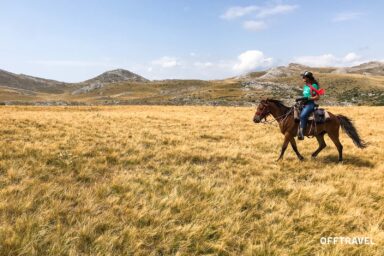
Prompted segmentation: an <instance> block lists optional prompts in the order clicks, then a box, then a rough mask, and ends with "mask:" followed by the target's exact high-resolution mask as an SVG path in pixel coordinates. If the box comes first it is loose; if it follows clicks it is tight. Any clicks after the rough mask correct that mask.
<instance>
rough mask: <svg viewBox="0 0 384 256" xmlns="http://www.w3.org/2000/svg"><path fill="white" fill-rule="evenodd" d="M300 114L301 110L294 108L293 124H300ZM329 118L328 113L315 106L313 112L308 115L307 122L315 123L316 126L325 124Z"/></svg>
mask: <svg viewBox="0 0 384 256" xmlns="http://www.w3.org/2000/svg"><path fill="white" fill-rule="evenodd" d="M300 112H301V108H299V107H297V106H295V107H294V112H293V113H294V118H295V122H300ZM329 118H330V117H329V114H328V112H327V111H326V110H325V109H323V108H319V105H317V104H315V110H314V111H313V112H312V113H311V114H310V115H309V117H308V121H309V122H312V121H315V122H316V123H317V124H322V123H325V122H326V121H327V120H328V119H329Z"/></svg>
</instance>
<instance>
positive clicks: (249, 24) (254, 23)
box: [243, 20, 267, 31]
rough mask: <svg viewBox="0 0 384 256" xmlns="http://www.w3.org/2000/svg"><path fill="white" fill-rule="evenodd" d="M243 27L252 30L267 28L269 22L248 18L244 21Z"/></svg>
mask: <svg viewBox="0 0 384 256" xmlns="http://www.w3.org/2000/svg"><path fill="white" fill-rule="evenodd" d="M243 28H245V29H246V30H250V31H260V30H263V29H266V28H267V24H266V23H265V22H264V21H260V20H247V21H244V23H243Z"/></svg>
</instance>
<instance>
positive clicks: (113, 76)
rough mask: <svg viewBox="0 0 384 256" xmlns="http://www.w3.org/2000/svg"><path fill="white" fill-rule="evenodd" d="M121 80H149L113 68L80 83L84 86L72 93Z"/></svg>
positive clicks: (95, 88) (142, 81)
mask: <svg viewBox="0 0 384 256" xmlns="http://www.w3.org/2000/svg"><path fill="white" fill-rule="evenodd" d="M121 82H140V83H146V82H149V80H148V79H146V78H144V77H142V76H139V75H138V74H135V73H132V72H131V71H128V70H125V69H115V70H111V71H107V72H104V73H102V74H101V75H99V76H97V77H94V78H92V79H89V80H86V81H84V82H82V83H81V84H83V85H84V86H82V87H81V88H79V89H76V90H74V91H73V92H72V94H73V95H77V94H83V93H88V92H91V91H94V90H97V89H100V88H103V87H104V86H105V85H108V84H114V83H121Z"/></svg>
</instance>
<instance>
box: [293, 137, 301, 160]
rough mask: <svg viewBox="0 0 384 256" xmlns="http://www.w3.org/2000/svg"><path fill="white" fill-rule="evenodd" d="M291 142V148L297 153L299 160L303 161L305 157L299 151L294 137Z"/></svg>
mask: <svg viewBox="0 0 384 256" xmlns="http://www.w3.org/2000/svg"><path fill="white" fill-rule="evenodd" d="M290 142H291V146H292V148H293V151H295V153H296V155H297V157H298V158H299V160H300V161H303V160H304V157H303V156H302V155H301V154H300V152H299V150H298V149H297V146H296V141H295V137H294V136H292V137H291V139H290Z"/></svg>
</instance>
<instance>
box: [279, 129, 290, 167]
mask: <svg viewBox="0 0 384 256" xmlns="http://www.w3.org/2000/svg"><path fill="white" fill-rule="evenodd" d="M290 137H291V135H290V134H289V133H286V134H285V136H284V143H283V146H282V147H281V152H280V156H279V158H278V159H277V161H280V160H281V159H283V156H284V152H285V150H286V149H287V147H288V143H289V141H290V139H291V138H290Z"/></svg>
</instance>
